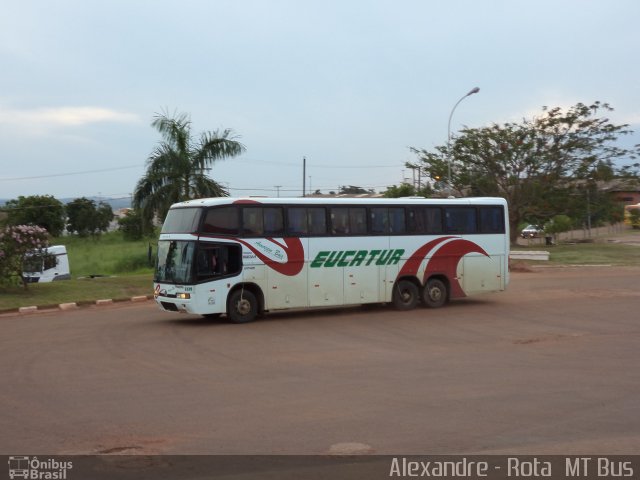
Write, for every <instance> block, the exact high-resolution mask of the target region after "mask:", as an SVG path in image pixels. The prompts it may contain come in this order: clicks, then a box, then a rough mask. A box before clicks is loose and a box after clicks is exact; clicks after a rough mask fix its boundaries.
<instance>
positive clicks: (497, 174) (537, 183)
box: [412, 102, 640, 240]
mask: <svg viewBox="0 0 640 480" xmlns="http://www.w3.org/2000/svg"><path fill="white" fill-rule="evenodd" d="M611 110H612V108H611V107H610V106H609V105H608V104H606V103H600V102H595V103H593V104H592V105H589V106H587V105H584V104H582V103H578V104H576V105H574V106H573V107H571V108H569V109H567V110H563V109H561V108H546V107H544V108H543V111H542V115H541V116H539V117H535V118H532V119H523V120H522V122H520V123H505V124H502V125H499V124H493V125H491V126H487V127H482V128H465V129H463V130H462V131H461V132H460V134H459V135H458V136H455V137H454V138H453V139H452V141H451V143H450V145H449V146H447V145H444V146H439V147H436V148H435V150H434V151H427V150H423V149H415V148H414V149H412V150H413V151H414V152H415V153H416V154H418V156H419V159H420V162H421V165H420V166H421V167H422V168H425V169H426V171H427V172H428V173H429V175H430V176H431V178H436V177H440V178H448V167H449V161H450V162H451V182H450V183H451V185H448V186H447V187H448V188H451V189H453V190H454V191H457V192H458V194H463V193H464V194H466V195H490V196H499V197H504V198H506V199H507V201H508V202H509V217H510V227H511V237H512V240H515V238H516V236H517V235H518V230H517V225H518V224H520V223H521V222H522V221H523V220H524V219H525V218H550V217H552V216H553V215H555V214H557V213H560V212H562V209H563V208H565V206H566V205H567V203H568V202H569V201H568V199H569V198H570V195H571V194H572V193H573V191H574V190H575V188H576V187H575V183H574V182H575V180H577V179H586V180H595V179H598V178H602V177H606V176H608V175H610V174H611V169H612V168H613V165H614V161H615V160H617V159H621V158H635V156H636V155H638V154H640V146H636V147H635V148H634V149H626V148H622V147H619V146H617V145H616V142H617V140H619V138H620V137H621V136H623V135H626V134H629V133H631V130H629V129H628V125H626V124H625V125H614V124H612V123H611V122H610V121H609V119H608V118H603V117H599V116H598V114H599V112H600V111H604V112H608V111H611Z"/></svg>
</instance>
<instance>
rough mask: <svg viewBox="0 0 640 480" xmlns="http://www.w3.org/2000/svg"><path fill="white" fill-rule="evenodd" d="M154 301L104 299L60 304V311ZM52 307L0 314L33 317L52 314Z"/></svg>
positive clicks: (24, 309) (150, 297)
mask: <svg viewBox="0 0 640 480" xmlns="http://www.w3.org/2000/svg"><path fill="white" fill-rule="evenodd" d="M152 299H153V295H138V296H135V297H130V298H128V299H115V300H114V299H113V298H103V299H100V300H96V301H95V302H82V304H81V305H78V302H69V303H60V304H59V305H58V310H62V311H69V310H77V309H79V308H81V307H84V306H92V305H95V306H97V307H103V306H108V305H113V304H114V303H115V302H119V303H122V302H133V303H139V302H146V301H149V300H152ZM52 307H53V306H52V305H49V306H47V307H42V306H41V307H38V306H37V305H31V306H28V307H19V308H17V309H14V310H7V311H3V312H0V314H3V315H4V314H11V313H17V314H20V315H31V314H34V313H38V312H44V311H47V312H51V311H53V310H52Z"/></svg>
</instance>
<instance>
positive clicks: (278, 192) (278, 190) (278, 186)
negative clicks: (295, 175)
mask: <svg viewBox="0 0 640 480" xmlns="http://www.w3.org/2000/svg"><path fill="white" fill-rule="evenodd" d="M274 187H275V189H276V192H277V195H278V198H280V187H282V185H274Z"/></svg>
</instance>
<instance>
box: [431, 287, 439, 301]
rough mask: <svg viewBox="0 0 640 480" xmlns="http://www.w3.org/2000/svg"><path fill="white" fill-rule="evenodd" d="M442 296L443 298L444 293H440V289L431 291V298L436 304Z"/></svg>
mask: <svg viewBox="0 0 640 480" xmlns="http://www.w3.org/2000/svg"><path fill="white" fill-rule="evenodd" d="M441 296H442V292H440V289H439V288H432V289H431V290H429V297H430V298H431V300H433V301H434V302H437V301H438V300H440V297H441Z"/></svg>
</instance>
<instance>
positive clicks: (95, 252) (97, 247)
mask: <svg viewBox="0 0 640 480" xmlns="http://www.w3.org/2000/svg"><path fill="white" fill-rule="evenodd" d="M51 244H52V245H66V247H67V252H68V254H69V265H70V266H71V274H72V276H73V277H74V278H75V277H84V276H89V275H119V274H120V275H121V274H142V273H149V274H150V273H151V272H152V271H153V269H152V268H151V267H150V266H149V260H148V250H149V245H150V244H151V246H152V249H153V254H155V252H156V240H155V239H143V240H137V241H125V240H124V239H123V238H122V234H121V233H120V232H109V233H106V234H104V235H102V236H101V237H99V238H98V239H96V240H94V239H91V238H79V237H71V236H70V237H60V238H56V239H54V240H53V241H52V242H51Z"/></svg>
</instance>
